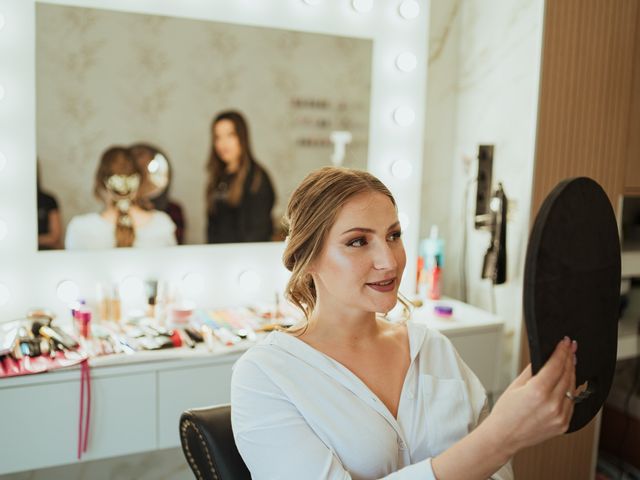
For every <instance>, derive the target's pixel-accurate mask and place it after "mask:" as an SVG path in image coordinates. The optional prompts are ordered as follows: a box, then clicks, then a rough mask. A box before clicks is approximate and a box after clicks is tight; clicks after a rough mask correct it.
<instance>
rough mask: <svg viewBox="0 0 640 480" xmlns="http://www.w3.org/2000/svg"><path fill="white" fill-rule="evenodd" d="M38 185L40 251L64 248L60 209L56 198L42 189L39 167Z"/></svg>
mask: <svg viewBox="0 0 640 480" xmlns="http://www.w3.org/2000/svg"><path fill="white" fill-rule="evenodd" d="M36 185H37V187H38V249H39V250H53V249H56V248H62V225H61V222H60V208H59V207H58V202H57V200H56V199H55V197H54V196H53V195H50V194H48V193H46V192H44V191H43V190H42V189H41V188H40V168H39V167H38V172H37V174H36Z"/></svg>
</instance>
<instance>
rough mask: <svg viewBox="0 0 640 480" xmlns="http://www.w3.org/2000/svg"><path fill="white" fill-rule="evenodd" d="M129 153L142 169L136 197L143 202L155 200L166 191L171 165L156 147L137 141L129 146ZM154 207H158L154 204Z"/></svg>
mask: <svg viewBox="0 0 640 480" xmlns="http://www.w3.org/2000/svg"><path fill="white" fill-rule="evenodd" d="M130 150H131V154H132V155H133V158H134V159H135V161H136V164H137V165H138V168H139V169H140V170H141V171H142V182H141V184H140V189H139V190H138V196H137V198H138V199H139V200H141V201H142V203H143V206H144V204H145V202H149V201H152V200H154V203H155V200H156V199H157V198H158V197H160V196H162V194H164V193H166V192H167V190H168V188H169V182H170V181H171V166H170V165H169V159H168V158H167V156H166V155H165V154H164V153H163V152H162V151H161V150H160V149H159V148H157V147H155V146H153V145H150V144H146V143H137V144H135V145H132V146H131V147H130ZM156 208H158V207H157V206H156Z"/></svg>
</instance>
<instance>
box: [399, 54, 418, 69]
mask: <svg viewBox="0 0 640 480" xmlns="http://www.w3.org/2000/svg"><path fill="white" fill-rule="evenodd" d="M416 65H418V60H417V59H416V56H415V55H414V54H413V53H411V52H404V53H401V54H400V55H398V56H397V57H396V67H398V70H400V71H401V72H407V73H408V72H413V71H414V70H415V68H416Z"/></svg>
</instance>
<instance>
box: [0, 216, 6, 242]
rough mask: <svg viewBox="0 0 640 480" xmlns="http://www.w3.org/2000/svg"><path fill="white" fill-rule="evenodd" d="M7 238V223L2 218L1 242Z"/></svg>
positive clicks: (0, 221) (0, 225) (0, 227)
mask: <svg viewBox="0 0 640 480" xmlns="http://www.w3.org/2000/svg"><path fill="white" fill-rule="evenodd" d="M6 236H7V222H5V221H4V220H2V219H1V218H0V240H3V239H4V237H6Z"/></svg>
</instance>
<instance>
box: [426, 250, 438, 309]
mask: <svg viewBox="0 0 640 480" xmlns="http://www.w3.org/2000/svg"><path fill="white" fill-rule="evenodd" d="M438 262H439V260H438V259H437V258H436V259H435V260H434V265H433V266H432V267H431V268H430V269H429V273H428V277H429V278H428V289H427V297H428V298H429V299H430V300H438V299H439V298H440V275H441V271H440V265H439V264H438Z"/></svg>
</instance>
